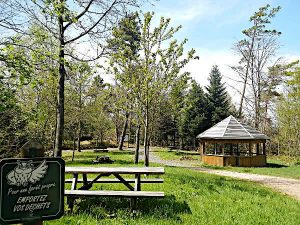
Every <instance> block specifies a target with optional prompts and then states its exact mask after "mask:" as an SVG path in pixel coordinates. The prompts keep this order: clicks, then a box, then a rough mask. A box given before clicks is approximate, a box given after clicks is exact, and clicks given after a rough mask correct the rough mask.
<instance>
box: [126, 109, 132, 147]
mask: <svg viewBox="0 0 300 225" xmlns="http://www.w3.org/2000/svg"><path fill="white" fill-rule="evenodd" d="M130 131H131V116H130V115H129V119H128V142H127V148H129V147H130V145H129V144H130V136H131V135H130V133H131V132H130Z"/></svg>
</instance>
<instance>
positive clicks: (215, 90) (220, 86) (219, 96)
mask: <svg viewBox="0 0 300 225" xmlns="http://www.w3.org/2000/svg"><path fill="white" fill-rule="evenodd" d="M208 80H209V85H208V86H207V87H206V90H207V100H208V105H209V108H208V111H209V115H210V116H209V126H212V125H214V124H216V123H218V122H220V121H221V120H223V119H225V118H226V117H227V116H229V115H230V114H231V112H230V104H231V103H230V100H229V97H228V93H227V92H226V87H225V85H224V83H222V75H221V73H220V71H219V68H218V66H217V65H214V66H213V67H212V69H211V72H210V74H209V78H208Z"/></svg>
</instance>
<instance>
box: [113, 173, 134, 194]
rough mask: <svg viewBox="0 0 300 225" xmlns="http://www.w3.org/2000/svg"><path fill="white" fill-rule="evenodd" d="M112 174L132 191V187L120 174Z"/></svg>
mask: <svg viewBox="0 0 300 225" xmlns="http://www.w3.org/2000/svg"><path fill="white" fill-rule="evenodd" d="M114 176H115V177H116V178H117V179H119V180H120V181H121V183H122V184H124V185H125V186H126V187H128V189H129V190H131V191H134V187H132V186H131V185H130V184H129V183H128V182H127V181H126V180H125V179H124V178H123V177H122V176H120V175H119V174H114Z"/></svg>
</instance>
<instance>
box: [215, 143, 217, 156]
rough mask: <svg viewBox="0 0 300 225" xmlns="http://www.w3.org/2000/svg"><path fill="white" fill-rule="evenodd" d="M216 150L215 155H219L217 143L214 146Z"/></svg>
mask: <svg viewBox="0 0 300 225" xmlns="http://www.w3.org/2000/svg"><path fill="white" fill-rule="evenodd" d="M214 148H215V155H217V143H215V144H214Z"/></svg>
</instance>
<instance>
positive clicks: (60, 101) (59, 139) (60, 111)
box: [54, 0, 66, 157]
mask: <svg viewBox="0 0 300 225" xmlns="http://www.w3.org/2000/svg"><path fill="white" fill-rule="evenodd" d="M63 1H64V0H60V2H61V3H63ZM62 5H63V4H62ZM60 11H61V13H60V15H59V17H58V24H59V75H58V86H57V90H58V95H57V112H56V113H57V122H56V136H55V149H54V156H55V157H61V155H62V145H63V134H64V104H65V99H64V92H65V76H66V70H65V51H64V48H65V43H64V25H63V15H64V8H63V7H61V10H60Z"/></svg>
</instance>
